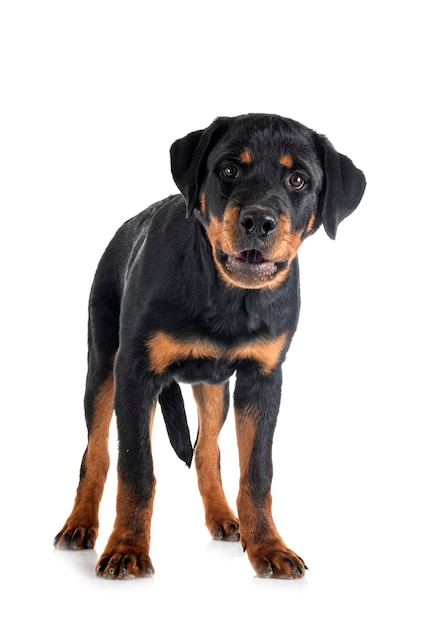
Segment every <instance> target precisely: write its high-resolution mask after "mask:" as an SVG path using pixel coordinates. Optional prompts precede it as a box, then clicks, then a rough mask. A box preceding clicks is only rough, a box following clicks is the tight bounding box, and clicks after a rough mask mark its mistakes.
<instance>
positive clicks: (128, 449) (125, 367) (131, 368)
mask: <svg viewBox="0 0 438 626" xmlns="http://www.w3.org/2000/svg"><path fill="white" fill-rule="evenodd" d="M115 371H116V393H115V410H116V415H117V429H118V437H119V460H118V492H117V515H116V520H115V523H114V529H113V532H112V534H111V536H110V538H109V540H108V543H107V546H106V548H105V550H104V552H103V554H102V556H101V557H100V559H99V561H98V564H97V566H96V574H97V575H98V576H102V577H104V578H110V579H124V578H136V577H148V576H152V574H153V573H154V568H153V565H152V562H151V560H150V557H149V544H150V526H151V517H152V508H153V500H154V493H155V476H154V471H153V462H152V452H151V431H152V424H153V418H154V413H155V407H156V401H157V396H158V392H159V386H158V384H157V382H156V380H155V378H154V377H146V378H145V376H144V373H143V372H144V369H143V368H142V366H141V363H137V365H136V363H135V360H130V359H127V360H125V359H122V358H121V357H119V358H118V359H117V363H116V370H115Z"/></svg>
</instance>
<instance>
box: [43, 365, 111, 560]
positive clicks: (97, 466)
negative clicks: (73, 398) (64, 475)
mask: <svg viewBox="0 0 438 626" xmlns="http://www.w3.org/2000/svg"><path fill="white" fill-rule="evenodd" d="M87 394H88V395H89V396H91V395H94V401H93V402H92V403H91V404H92V412H91V414H89V415H88V416H87V423H88V445H87V449H86V450H85V453H84V456H83V459H82V464H81V470H80V479H79V485H78V489H77V493H76V499H75V502H74V506H73V510H72V512H71V514H70V516H69V517H68V519H67V521H66V522H65V524H64V526H63V528H62V530H61V531H60V532H59V533H58V534H57V536H56V537H55V541H54V544H55V546H56V547H57V548H64V549H68V550H81V549H83V548H93V547H94V545H95V542H96V538H97V533H98V528H99V518H98V514H99V504H100V500H101V498H102V494H103V488H104V484H105V480H106V476H107V472H108V468H109V453H108V435H109V427H110V422H111V417H112V413H113V401H114V380H113V374H112V372H111V373H110V374H109V375H108V377H107V379H106V380H105V381H104V382H103V383H102V384H101V385H100V386H99V388H98V390H97V393H94V394H93V393H92V392H91V391H90V390H88V391H87Z"/></svg>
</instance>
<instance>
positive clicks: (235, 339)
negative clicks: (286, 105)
mask: <svg viewBox="0 0 438 626" xmlns="http://www.w3.org/2000/svg"><path fill="white" fill-rule="evenodd" d="M171 168H172V174H173V176H174V179H175V182H176V184H177V186H178V187H179V189H180V191H181V195H175V196H171V197H169V198H167V199H165V200H162V201H160V202H157V203H156V204H154V205H153V206H151V207H149V208H148V209H146V210H145V211H143V212H142V213H140V214H139V215H137V216H136V217H134V218H132V219H131V220H129V221H127V222H126V223H125V224H124V225H123V226H122V227H121V228H120V229H119V230H118V232H117V233H116V235H115V236H114V238H113V240H112V241H111V242H110V244H109V246H108V248H107V249H106V251H105V253H104V255H103V257H102V259H101V261H100V263H99V266H98V269H97V272H96V276H95V280H94V283H93V287H92V291H91V297H90V307H89V356H88V358H89V369H88V377H87V386H86V395H85V413H86V418H87V425H88V429H89V436H90V441H93V436H94V433H95V432H96V429H97V428H98V426H99V425H100V423H101V422H102V420H103V418H102V417H101V415H104V411H103V409H100V408H99V407H100V406H101V405H100V404H99V403H101V402H102V400H101V395H102V393H103V392H102V389H105V384H106V381H111V377H112V373H113V372H114V379H115V396H114V406H115V411H116V415H117V425H118V434H119V462H118V471H119V479H120V485H121V486H120V487H119V496H118V511H119V513H118V520H119V523H118V524H117V523H116V527H115V530H114V533H113V535H112V538H111V539H110V542H109V544H108V546H107V550H106V552H105V553H104V555H103V557H102V559H101V561H100V563H99V564H98V567H97V572H98V573H100V574H102V575H104V576H106V577H108V578H112V577H119V578H123V577H125V576H130V575H132V576H135V575H148V574H150V573H151V571H153V569H152V565H151V563H150V560H149V557H148V556H147V555H145V554H144V553H145V552H146V550H147V549H148V541H146V540H143V539H140V538H141V537H143V536H144V535H145V534H146V535H147V534H148V529H147V524H146V527H145V528H146V530H145V528H143V527H142V522H140V521H138V520H140V519H143V518H142V515H143V513H139V512H141V511H146V510H149V509H148V506H149V505H150V503H151V501H152V500H151V499H152V497H153V491H154V485H155V479H154V476H153V463H152V453H151V442H150V426H151V420H152V416H153V412H154V407H155V404H156V402H157V400H158V401H159V403H160V405H161V408H162V414H163V417H164V420H165V423H166V427H167V431H168V434H169V438H170V441H171V443H172V446H173V447H174V449H175V451H176V453H177V454H178V456H179V457H180V458H181V459H182V460H184V461H185V462H186V463H187V465H190V463H191V461H192V455H193V448H192V443H191V441H190V433H189V429H188V426H187V418H186V414H185V409H184V401H183V397H182V394H181V390H180V387H179V384H180V383H190V384H192V385H194V386H196V385H199V384H201V383H205V384H207V385H214V386H216V387H215V388H220V389H223V390H224V395H223V398H224V400H223V409H221V410H222V412H223V413H224V414H223V415H222V414H220V415H219V417H217V419H219V420H222V421H223V420H224V419H225V412H226V408H227V407H228V385H227V381H228V379H229V378H230V377H231V376H232V375H233V374H234V373H236V387H235V395H234V405H235V409H236V419H237V420H238V424H239V427H240V428H241V429H242V432H244V429H245V428H247V427H248V424H249V422H248V420H249V421H251V420H252V422H251V423H253V428H254V431H252V430H251V431H250V432H251V433H253V434H252V435H251V436H253V437H254V439H253V441H249V442H248V441H245V440H242V441H241V442H240V443H239V446H240V447H241V448H242V455H243V456H242V459H243V460H242V461H241V464H242V463H244V459H245V458H246V457H245V454H247V453H246V452H245V450H246V446H247V445H250V446H251V457H250V464H249V466H248V470H247V474H245V471H244V467H243V466H242V472H243V474H242V479H241V492H240V495H239V500H238V506H239V517H240V518H241V519H240V523H241V529H240V533H241V539H242V544H243V545H244V547H245V548H246V549H247V551H248V556H249V557H250V559H251V562H252V563H253V565H254V567H255V569H256V571H257V572H258V573H261V575H274V576H280V577H283V576H286V577H288V576H291V577H299V576H301V575H302V574H303V573H304V563H303V561H302V560H301V559H299V557H297V556H296V555H295V554H294V553H292V552H291V551H288V549H287V548H285V546H284V544H282V542H281V538H279V536H277V535H276V534H275V532H276V531H274V527H273V526H272V524H271V523H270V522H269V519H270V512H269V511H270V509H269V503H268V504H267V502H268V500H269V493H270V485H271V479H272V456H271V448H272V438H273V433H274V428H275V423H276V419H277V414H278V411H279V406H280V395H281V381H282V374H281V364H282V362H283V360H284V358H285V355H286V352H287V349H288V347H289V344H290V341H291V339H292V336H293V334H294V332H295V329H296V326H297V322H298V316H299V308H300V294H299V270H298V260H297V256H296V251H297V249H298V246H299V245H300V243H301V242H302V241H303V240H304V239H305V238H306V237H308V236H309V235H311V234H313V233H314V232H315V231H316V230H317V229H318V228H319V226H320V225H321V224H323V226H324V228H325V230H326V232H327V234H328V235H329V236H330V237H331V238H333V239H334V238H335V236H336V233H337V228H338V225H339V223H340V222H341V221H342V220H343V219H344V218H345V217H347V216H348V215H349V214H350V213H351V212H352V211H353V210H354V209H355V208H356V206H357V205H358V203H359V202H360V199H361V197H362V194H363V192H364V189H365V178H364V176H363V173H362V172H361V171H360V170H358V169H357V168H356V167H355V166H354V165H353V163H352V162H351V160H350V159H348V158H347V157H345V156H343V155H341V154H339V153H338V152H336V150H335V149H334V147H333V146H332V144H331V143H330V142H329V141H328V140H327V139H326V138H325V137H324V136H322V135H319V134H317V133H315V132H314V131H312V130H310V129H308V128H306V127H304V126H303V125H301V124H299V123H297V122H294V121H292V120H289V119H286V118H282V117H279V116H275V115H261V114H251V115H247V116H240V117H236V118H218V119H217V120H215V121H214V122H213V124H212V125H211V126H210V127H209V128H207V129H205V130H202V131H196V132H194V133H191V134H190V135H188V136H187V137H184V138H183V139H180V140H178V141H176V142H175V143H174V144H173V146H172V148H171ZM303 180H304V184H303V186H302V187H300V185H301V183H302V181H303ZM205 389H206V390H207V391H208V390H210V391H209V393H213V392H214V388H211V387H208V386H207V387H205ZM207 391H206V393H207ZM108 393H109V392H108ZM99 394H100V395H99ZM212 397H213V396H212ZM204 405H205V403H204ZM204 405H202V406H201V405H200V411H201V412H205V411H208V410H209V407H210V405H209V404H208V403H207V405H205V406H204ZM210 408H211V407H210ZM218 410H219V409H218ZM219 413H220V411H219ZM200 419H205V416H204V417H202V416H200ZM95 445H96V444H94V446H95ZM99 445H100V444H99ZM94 454H95V453H94V452H92V451H90V450H89V449H88V448H87V451H86V453H85V455H84V460H83V464H82V472H81V481H83V483H81V484H80V487H79V489H78V496H77V501H76V504H75V508H74V510H73V513H72V515H71V517H70V518H69V520H70V521H69V520H67V523H66V526H65V527H64V529H63V530H62V531H61V533H59V535H58V536H57V538H56V540H55V542H56V544H57V545H59V546H62V547H73V548H78V547H90V544H92V545H94V542H93V540H92V539H90V537H92V536H94V535H93V533H91V532H90V530H88V531H83V530H81V529H82V527H85V528H86V527H87V525H88V527H89V526H93V528H94V526H96V528H95V531H93V532H94V534H97V520H95V519H94V518H95V517H96V515H94V514H93V515H91V513H90V515H89V517H90V518H91V517H93V520H94V521H93V524H92V523H91V522H87V520H86V519H82V518H85V517H86V515H84V513H83V512H82V511H83V509H84V508H85V504H84V501H83V500H84V498H85V496H82V495H81V494H82V491H81V489H82V490H84V489H85V487H84V485H85V482H86V477H87V472H90V471H91V470H90V469H89V468H91V467H93V468H95V466H96V464H97V460H96V459H97V457H96V456H93V455H94ZM199 467H200V464H199ZM199 467H198V471H200V469H199ZM94 471H95V472H96V471H97V470H94ZM209 471H212V472H213V471H214V468H211V470H209ZM102 488H103V487H102ZM122 488H123V489H122ZM87 489H90V488H89V487H87ZM87 493H88V492H87ZM93 493H94V492H93ZM87 497H88V498H89V499H90V497H91V496H89V495H88V496H87ZM203 497H204V495H203ZM93 498H95V499H96V500H98V499H99V496H94V495H93ZM94 504H95V507H94V508H97V507H98V502H95V503H94ZM93 506H94V505H93ZM252 507H254V510H260V522H254V521H252V522H249V521H248V520H250V519H251V520H252V519H253V517H254V516H253V515H252V514H250V513H249V512H248V511H250V510H252ZM207 508H208V507H207ZM222 508H224V507H222ZM125 509H126V511H131V509H132V511H134V512H135V514H134V513H132V515H134V518H133V519H135V520H137V521H136V522H134V521H131V522H129V524H127V522H126V521H123V523H122V521H120V520H121V519H122V518H123V515H122V513H121V512H120V511H124V510H125ZM87 510H88V509H87ZM93 510H94V509H93ZM251 515H252V516H251ZM123 519H124V518H123ZM220 524H222V527H223V528H225V523H224V522H223V520H222V521H221V520H219V521H217V523H216V526H217V525H219V526H220ZM233 525H234V526H236V525H237V522H236V521H234V522H232V524H231V526H233ZM131 526H132V527H131ZM84 532H86V537H88V540H86V539H84V538H83V537H84ZM224 532H225V531H224ZM236 532H237V530H236V528H235V529H234V534H236ZM264 534H266V535H267V537H268V539H269V537H271V539H269V540H268V539H265V540H263V535H264ZM78 537H80V540H79V539H78ZM272 537H274V539H273V538H272ZM85 544H86V545H85ZM121 544H123V546H125V544H126V545H129V549H128V548H126V549H125V550H126V551H127V552H126V554H125V553H122V554H121V555H119V554H118V551H119V548H118V547H117V546H119V545H121ZM277 544H278V546H280V547H278V550H280V552H281V554H282V555H283V556H282V557H281V559H278V560H279V562H288V563H289V562H290V563H292V565H291V566H290V565H288V566H287V567H286V566H284V565H281V564H280V565H279V564H277V562H276V558H277V557H276V556H275V554H272V555H270V553H269V545H277ZM260 546H261V547H260ZM120 550H122V549H121V548H120ZM133 555H134V556H133ZM140 557H141V558H140ZM135 559H137V560H138V563H140V561H141V563H143V565H138V569H135V567H137V566H135V567H134V565H132V563H133V562H135ZM141 559H143V560H141ZM266 562H267V563H268V565H266ZM288 568H289V569H288ZM139 572H140V573H139Z"/></svg>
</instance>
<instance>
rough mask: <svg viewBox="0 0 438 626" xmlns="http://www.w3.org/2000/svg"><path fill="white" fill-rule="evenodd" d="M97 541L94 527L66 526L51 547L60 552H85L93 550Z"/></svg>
mask: <svg viewBox="0 0 438 626" xmlns="http://www.w3.org/2000/svg"><path fill="white" fill-rule="evenodd" d="M96 539H97V527H96V526H89V527H88V526H74V525H72V526H70V525H68V524H66V525H65V526H64V528H63V529H62V530H61V532H59V533H58V534H57V535H56V537H55V539H54V541H53V545H54V546H55V548H59V549H60V550H87V549H91V548H94V546H95V543H96Z"/></svg>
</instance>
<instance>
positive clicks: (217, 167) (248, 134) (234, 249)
mask: <svg viewBox="0 0 438 626" xmlns="http://www.w3.org/2000/svg"><path fill="white" fill-rule="evenodd" d="M171 167H172V174H173V177H174V180H175V182H176V184H177V186H178V188H179V189H180V191H181V193H182V194H183V196H184V198H185V200H186V205H187V215H191V214H192V213H193V212H195V215H196V217H197V218H198V219H199V220H200V222H201V223H202V225H203V227H204V228H205V232H206V234H207V237H208V239H209V241H210V244H211V248H212V254H213V259H214V262H215V264H216V266H217V269H218V271H219V273H220V275H221V276H222V277H223V279H224V280H225V281H226V282H227V284H229V285H233V286H237V287H241V288H246V289H250V288H263V287H276V286H277V285H279V284H280V283H281V282H282V281H283V280H284V279H285V278H286V276H287V273H288V270H289V267H290V264H291V262H292V259H293V258H294V257H295V255H296V254H297V251H298V248H299V247H300V245H301V243H302V241H303V240H304V239H305V238H306V237H308V236H309V235H311V234H312V233H314V232H315V231H316V230H317V228H318V227H319V226H320V225H321V223H322V224H323V225H324V227H325V230H326V232H327V234H328V235H329V236H330V237H331V238H332V239H334V238H335V236H336V231H337V227H338V224H339V223H340V222H341V221H342V220H343V219H344V218H345V217H347V216H348V215H350V213H352V212H353V211H354V209H355V208H356V207H357V205H358V204H359V202H360V200H361V198H362V195H363V192H364V190H365V177H364V175H363V173H362V172H361V171H360V170H359V169H357V168H356V167H355V166H354V165H353V163H352V162H351V160H350V159H349V158H348V157H346V156H344V155H342V154H339V153H338V152H336V150H335V149H334V148H333V146H332V145H331V143H330V142H329V141H328V140H327V139H326V138H325V137H324V136H322V135H319V134H317V133H315V132H314V131H312V130H310V129H309V128H306V127H305V126H303V125H302V124H299V123H297V122H294V121H292V120H289V119H287V118H283V117H279V116H276V115H262V114H250V115H243V116H239V117H233V118H225V117H221V118H218V119H217V120H215V121H214V122H213V124H211V126H209V127H208V128H207V129H205V130H199V131H196V132H193V133H190V134H189V135H187V136H186V137H184V138H183V139H179V140H178V141H176V142H175V143H174V144H173V145H172V148H171Z"/></svg>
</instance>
